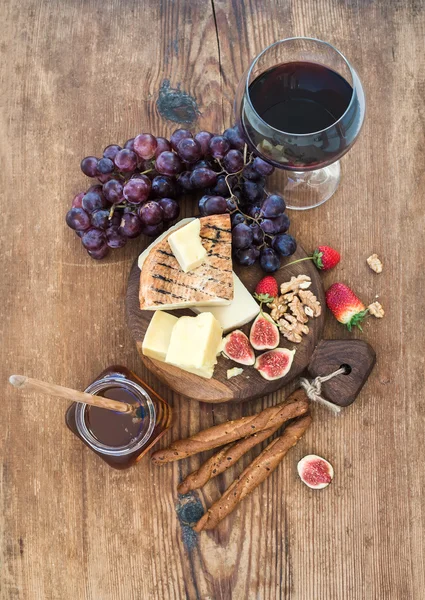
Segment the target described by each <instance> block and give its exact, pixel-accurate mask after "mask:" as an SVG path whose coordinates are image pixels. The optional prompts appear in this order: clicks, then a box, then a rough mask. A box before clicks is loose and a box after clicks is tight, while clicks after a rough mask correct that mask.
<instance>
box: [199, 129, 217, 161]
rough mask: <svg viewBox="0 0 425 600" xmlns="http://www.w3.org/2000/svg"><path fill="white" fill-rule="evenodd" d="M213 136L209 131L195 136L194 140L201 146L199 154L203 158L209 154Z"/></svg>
mask: <svg viewBox="0 0 425 600" xmlns="http://www.w3.org/2000/svg"><path fill="white" fill-rule="evenodd" d="M212 137H213V134H212V133H210V132H209V131H198V133H197V134H196V135H195V140H196V141H197V142H198V144H199V145H200V146H201V152H202V154H203V156H206V155H207V154H208V152H209V145H210V141H211V138H212Z"/></svg>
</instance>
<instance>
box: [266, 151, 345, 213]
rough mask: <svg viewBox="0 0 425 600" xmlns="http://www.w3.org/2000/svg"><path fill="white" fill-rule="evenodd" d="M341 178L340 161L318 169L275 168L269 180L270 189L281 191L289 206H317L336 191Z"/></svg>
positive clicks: (297, 207) (303, 207) (268, 186)
mask: <svg viewBox="0 0 425 600" xmlns="http://www.w3.org/2000/svg"><path fill="white" fill-rule="evenodd" d="M340 179H341V167H340V164H339V161H337V162H334V163H333V164H331V165H329V166H328V167H324V168H323V169H318V170H317V171H286V170H284V169H275V172H274V173H273V175H272V176H271V177H270V178H269V180H268V182H267V188H268V191H272V192H273V191H276V192H278V193H281V194H282V195H283V197H284V198H285V202H286V206H287V208H290V209H292V210H307V209H309V208H316V206H320V205H321V204H323V203H324V202H326V200H329V198H330V197H331V196H333V194H334V193H335V192H336V189H337V187H338V185H339V182H340Z"/></svg>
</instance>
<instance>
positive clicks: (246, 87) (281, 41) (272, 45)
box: [245, 36, 357, 137]
mask: <svg viewBox="0 0 425 600" xmlns="http://www.w3.org/2000/svg"><path fill="white" fill-rule="evenodd" d="M293 40H307V41H309V42H319V44H323V45H324V46H329V48H332V50H334V51H335V52H336V53H337V54H339V55H340V57H341V58H342V60H343V61H344V62H345V64H346V65H347V67H348V69H349V71H350V74H351V78H352V81H353V91H352V92H351V98H350V102H349V103H348V105H347V108H346V109H345V111H344V112H343V113H342V115H341V116H340V117H339V119H337V120H336V121H335V122H334V123H332V125H329V127H325V128H324V129H319V130H318V131H309V132H308V133H294V132H291V133H290V132H289V131H284V130H283V129H276V127H273V126H272V125H270V124H269V123H267V121H265V120H264V119H263V118H262V117H261V116H260V115H259V114H258V112H257V111H256V110H255V108H254V106H253V104H252V102H251V96H250V94H249V80H250V77H251V73H252V70H253V69H254V67H255V65H256V63H257V62H258V60H259V59H260V58H261V57H262V56H263V54H265V53H266V52H267V51H268V50H270V49H271V48H273V47H274V46H277V45H278V44H282V43H283V42H291V41H293ZM355 82H356V76H355V71H354V69H353V67H352V66H351V65H350V63H349V61H348V60H347V58H346V57H345V56H344V55H343V53H342V52H340V51H339V50H338V48H335V46H333V45H332V44H330V43H329V42H325V41H323V40H319V38H313V37H304V36H294V37H289V38H284V39H282V40H276V41H275V42H273V44H270V45H269V46H267V48H264V50H262V51H261V52H260V53H259V54H257V56H256V57H255V58H254V60H253V61H252V62H251V65H250V66H249V70H248V75H247V77H246V82H245V95H246V99H247V100H248V103H249V105H250V107H251V109H252V110H253V111H254V112H255V114H256V115H257V117H258V119H259V120H260V121H261V122H262V123H264V125H265V126H266V127H269V128H270V129H273V131H277V132H278V133H283V134H284V135H291V136H295V137H307V136H309V135H317V134H318V133H323V132H325V131H328V130H329V129H332V127H335V125H338V123H339V122H340V121H341V120H342V119H343V118H344V117H345V115H346V114H347V112H348V111H349V110H350V108H351V105H352V103H353V100H354V98H355V96H356V95H357V94H356V89H355V85H356V83H355Z"/></svg>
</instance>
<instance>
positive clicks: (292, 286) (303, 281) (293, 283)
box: [280, 275, 311, 295]
mask: <svg viewBox="0 0 425 600" xmlns="http://www.w3.org/2000/svg"><path fill="white" fill-rule="evenodd" d="M301 285H302V288H301ZM310 285H311V279H310V277H309V276H308V275H298V277H291V279H290V281H286V282H285V283H282V285H281V286H280V293H281V294H282V295H284V294H287V293H288V292H295V293H298V290H299V289H300V288H301V289H303V290H305V289H307V288H308V287H310Z"/></svg>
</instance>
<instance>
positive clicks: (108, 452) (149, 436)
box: [65, 365, 171, 469]
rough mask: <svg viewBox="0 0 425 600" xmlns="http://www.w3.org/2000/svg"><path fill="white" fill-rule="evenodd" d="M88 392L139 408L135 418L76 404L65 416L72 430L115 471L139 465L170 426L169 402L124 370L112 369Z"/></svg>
mask: <svg viewBox="0 0 425 600" xmlns="http://www.w3.org/2000/svg"><path fill="white" fill-rule="evenodd" d="M85 391H86V392H87V393H89V394H94V395H98V396H103V397H104V398H110V399H112V400H118V401H119V402H125V403H127V404H130V405H132V406H134V408H135V409H137V413H136V414H137V416H136V414H135V412H134V411H133V412H132V413H119V412H115V411H110V410H106V409H104V408H98V407H97V406H89V405H88V404H82V403H75V402H74V403H73V404H71V406H70V407H69V408H68V411H67V413H66V417H65V420H66V424H67V426H68V427H69V429H70V430H71V431H72V432H73V433H74V434H75V435H76V436H78V437H79V438H80V439H81V441H82V442H83V443H84V444H86V446H88V447H89V448H90V449H91V450H93V451H94V452H95V453H96V454H97V455H98V456H100V458H102V459H103V460H104V461H105V462H107V463H108V464H109V465H110V466H111V467H114V468H115V469H126V468H128V467H131V466H132V465H133V464H135V463H137V462H138V461H139V460H140V459H141V458H142V456H144V455H145V454H146V452H147V451H148V450H149V449H150V448H151V447H152V446H153V445H154V444H156V442H157V441H158V440H159V439H160V438H161V437H162V436H163V435H164V433H165V432H166V431H167V429H168V428H169V427H170V425H171V408H170V406H169V405H168V404H167V402H166V401H165V400H164V399H163V398H161V397H160V396H159V395H158V394H157V393H156V392H155V391H154V390H153V389H152V388H150V387H149V386H148V385H147V384H146V383H145V382H144V381H142V380H141V379H140V378H139V377H137V375H135V374H134V373H133V372H132V371H130V370H129V369H127V368H125V367H121V366H115V365H114V366H112V367H109V368H108V369H106V370H105V371H103V372H102V373H101V374H100V375H99V377H98V378H97V379H95V381H93V383H91V384H90V385H89V387H88V388H87V389H86V390H85Z"/></svg>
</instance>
